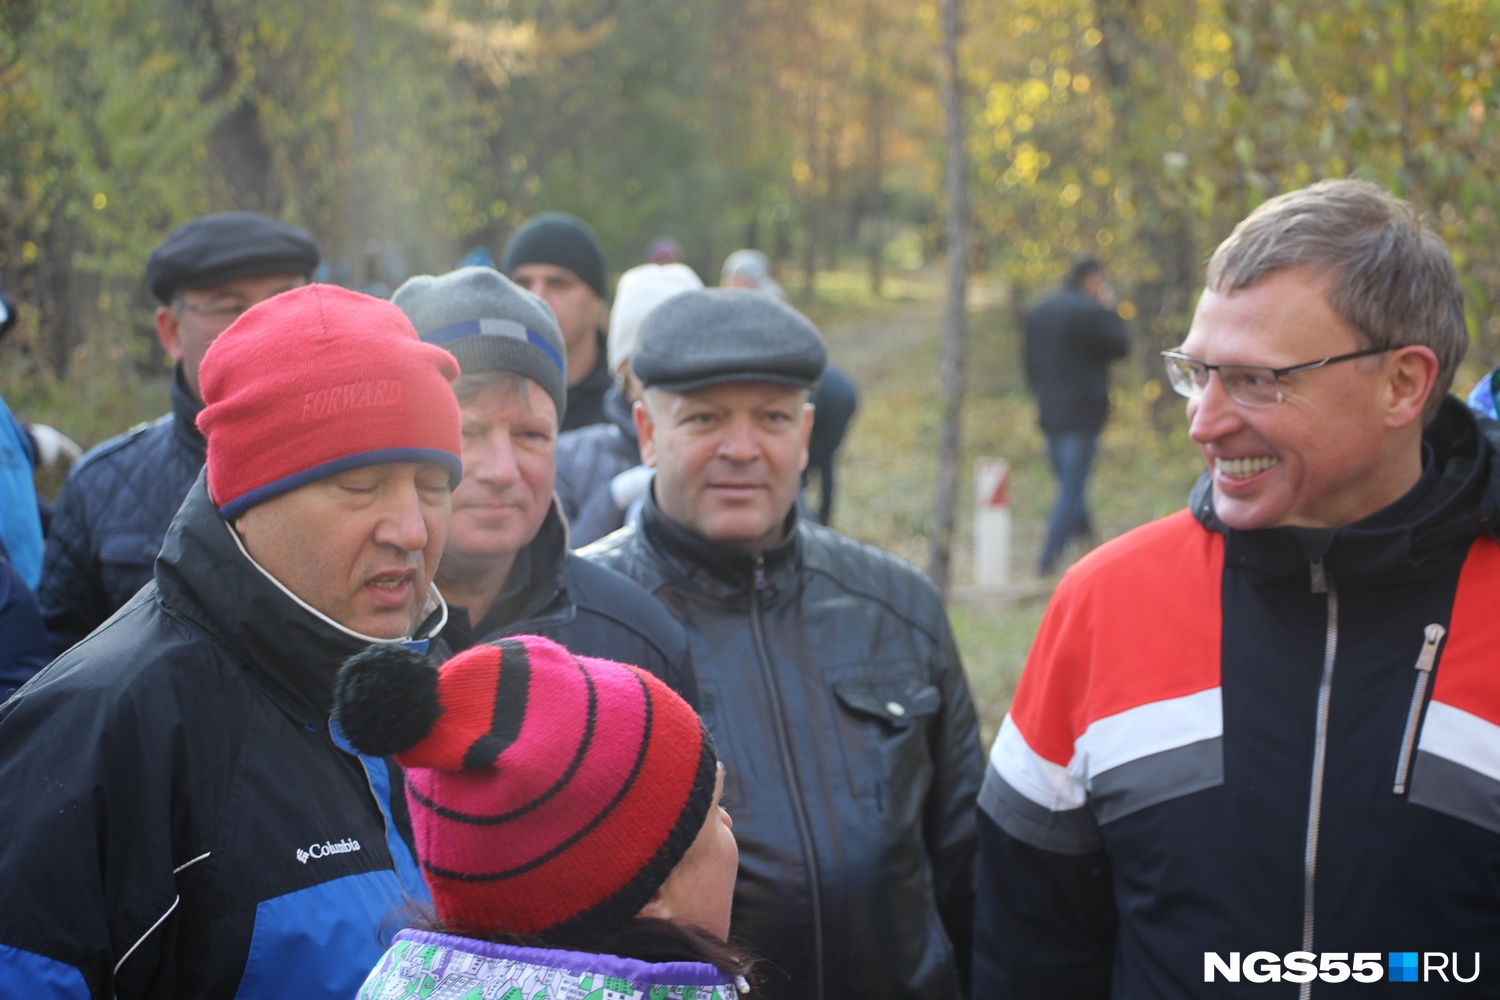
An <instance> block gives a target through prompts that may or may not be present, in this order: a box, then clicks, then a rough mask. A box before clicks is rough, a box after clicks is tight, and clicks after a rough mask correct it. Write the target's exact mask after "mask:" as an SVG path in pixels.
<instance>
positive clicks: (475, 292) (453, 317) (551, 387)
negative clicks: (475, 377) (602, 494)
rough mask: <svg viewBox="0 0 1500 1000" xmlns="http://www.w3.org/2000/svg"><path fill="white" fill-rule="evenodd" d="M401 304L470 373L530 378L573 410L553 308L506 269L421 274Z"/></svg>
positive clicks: (401, 295)
mask: <svg viewBox="0 0 1500 1000" xmlns="http://www.w3.org/2000/svg"><path fill="white" fill-rule="evenodd" d="M391 301H392V302H394V303H395V304H396V305H398V306H400V307H401V309H402V311H403V312H405V313H406V315H407V317H408V318H409V319H410V320H411V323H412V326H414V327H416V328H417V333H419V334H420V335H421V337H422V339H423V340H425V341H426V342H427V343H429V344H437V345H438V346H439V347H442V348H444V349H445V350H447V351H448V353H449V354H452V355H453V356H454V357H455V358H457V359H458V363H459V366H460V367H462V368H463V371H464V374H465V375H471V374H473V373H475V372H484V371H507V372H515V373H516V374H517V375H524V376H525V377H527V378H529V379H531V380H532V381H533V382H535V383H536V384H537V385H539V386H541V387H542V388H543V389H544V390H546V392H547V395H549V396H551V397H552V402H553V403H555V404H557V419H558V422H559V423H561V421H562V418H563V413H564V411H565V410H566V408H567V402H568V386H567V362H566V360H565V359H566V358H567V348H566V347H564V346H563V338H562V331H561V330H560V329H559V328H558V326H557V318H556V317H555V316H553V315H552V307H551V306H549V305H547V303H546V302H544V301H543V300H542V299H541V298H539V297H538V296H536V295H533V294H531V293H530V292H528V291H527V290H526V289H524V288H522V287H521V286H520V285H518V284H516V283H515V282H514V281H511V280H510V279H509V278H507V277H506V276H505V275H503V274H501V273H500V272H499V271H496V270H494V269H493V268H488V267H461V268H459V269H458V270H457V271H450V272H449V273H447V274H444V275H439V276H437V277H433V276H432V275H429V274H421V275H418V276H417V277H415V278H411V279H408V280H407V282H406V283H405V284H403V285H402V286H401V287H400V288H398V289H396V294H395V295H392V296H391Z"/></svg>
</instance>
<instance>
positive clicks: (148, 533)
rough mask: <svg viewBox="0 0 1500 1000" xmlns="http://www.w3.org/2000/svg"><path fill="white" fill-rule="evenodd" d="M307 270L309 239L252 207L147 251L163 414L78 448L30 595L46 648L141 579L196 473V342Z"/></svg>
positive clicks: (70, 640) (65, 639)
mask: <svg viewBox="0 0 1500 1000" xmlns="http://www.w3.org/2000/svg"><path fill="white" fill-rule="evenodd" d="M317 266H318V245H317V243H316V242H314V240H313V238H312V236H310V235H309V234H308V233H306V232H304V231H303V230H301V229H299V228H297V227H295V226H290V225H287V224H286V223H284V222H278V221H277V220H275V219H270V218H267V217H266V216H263V215H258V214H256V213H254V212H221V213H218V214H215V215H205V216H202V217H201V218H197V219H194V220H192V221H191V222H188V223H186V224H184V225H182V226H180V227H178V228H177V229H176V230H175V231H173V233H172V234H171V235H170V236H168V237H167V239H166V240H165V241H164V242H163V243H162V244H161V246H159V247H157V248H156V250H155V251H153V252H152V254H151V258H150V260H149V261H148V262H147V264H146V284H147V285H148V286H149V287H150V289H151V292H152V294H153V295H155V296H156V298H157V300H158V301H159V302H160V303H161V305H160V306H158V307H157V310H156V334H157V337H158V339H159V340H160V341H161V346H162V350H164V351H165V352H166V353H167V355H168V357H170V358H172V359H173V360H174V362H175V365H174V368H173V371H172V412H171V413H168V414H167V415H166V416H163V417H161V418H160V419H158V420H154V421H152V422H151V423H149V424H143V425H141V426H139V427H136V428H133V429H131V430H130V431H128V432H127V433H125V434H123V435H121V436H120V437H117V438H112V439H111V440H109V441H106V442H104V443H103V444H101V445H99V446H98V447H96V448H94V449H93V450H92V451H90V452H89V453H88V454H86V455H84V456H83V458H82V459H80V460H79V461H78V463H77V464H76V465H75V466H74V467H73V470H72V472H71V473H70V475H69V476H68V481H67V483H66V484H65V485H64V486H63V490H62V493H61V494H60V495H59V496H58V499H57V507H56V509H55V511H54V512H53V515H52V526H51V533H50V535H49V537H48V539H47V547H46V552H45V554H44V556H43V562H42V582H41V586H40V588H39V589H38V592H37V596H38V598H39V599H40V601H41V605H42V614H43V616H44V617H45V618H46V621H47V631H48V632H49V633H50V634H51V636H52V642H53V645H54V646H55V647H56V649H57V652H59V653H61V652H62V651H63V650H65V649H67V648H68V647H70V646H72V645H73V644H74V643H75V642H77V641H78V640H79V639H82V638H83V637H84V636H85V635H87V634H88V633H90V632H92V631H93V630H94V629H95V628H97V627H98V626H99V625H101V624H102V623H103V622H104V620H105V619H107V618H108V617H109V616H110V615H112V614H114V613H115V611H116V610H118V609H119V608H120V607H121V606H122V605H123V604H124V603H125V602H126V601H128V600H129V599H130V598H131V596H132V595H134V594H135V592H136V591H137V590H140V589H141V587H142V586H144V585H145V584H146V583H148V582H149V581H150V580H151V570H152V565H153V564H154V563H155V561H156V555H157V552H159V551H160V550H161V543H162V538H163V537H164V536H165V535H166V532H167V526H168V525H169V524H171V523H172V518H173V516H174V515H175V514H176V513H177V508H178V507H180V506H182V500H183V498H184V497H186V496H187V493H188V490H189V489H190V488H191V487H192V485H193V481H194V480H195V479H197V478H198V472H199V471H200V470H201V469H202V468H203V461H204V442H203V435H202V434H200V433H199V432H198V426H197V424H196V423H195V421H196V419H197V416H198V412H199V411H200V410H201V409H203V400H202V398H201V397H200V395H199V391H198V366H199V365H200V364H201V363H202V361H203V354H204V352H205V351H207V350H208V345H209V344H211V343H213V341H214V339H215V338H216V337H218V335H219V334H221V333H223V332H224V331H225V330H227V329H228V328H229V325H230V324H231V323H233V322H234V321H235V320H236V319H238V318H239V315H240V314H241V313H243V312H244V311H245V310H246V309H249V308H250V307H251V306H253V305H255V304H256V303H257V302H261V301H263V300H265V299H268V298H270V297H271V296H273V295H276V294H278V293H280V292H284V291H287V290H288V289H291V288H295V287H297V286H298V285H302V284H305V283H306V281H307V278H308V276H309V275H310V274H312V272H313V269H314V268H316V267H317Z"/></svg>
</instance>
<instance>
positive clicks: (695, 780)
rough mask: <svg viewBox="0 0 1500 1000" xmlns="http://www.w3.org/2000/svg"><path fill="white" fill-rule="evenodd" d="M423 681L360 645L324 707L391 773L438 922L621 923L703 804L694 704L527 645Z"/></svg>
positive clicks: (684, 838)
mask: <svg viewBox="0 0 1500 1000" xmlns="http://www.w3.org/2000/svg"><path fill="white" fill-rule="evenodd" d="M432 678H433V671H432V670H431V668H430V667H428V666H427V665H426V664H425V663H424V662H423V661H421V660H420V658H417V657H415V654H412V653H410V652H409V651H406V650H402V649H400V648H399V647H391V646H377V647H373V648H372V649H371V650H369V651H366V652H365V653H361V654H360V655H359V656H357V657H354V658H352V659H351V660H350V661H349V662H348V663H347V664H346V665H345V666H344V669H343V670H342V671H341V672H340V676H339V682H338V687H337V691H336V696H335V700H336V704H337V708H336V710H335V711H336V716H337V718H338V722H339V725H340V727H341V728H342V730H343V732H344V734H345V736H346V737H347V738H348V739H349V741H350V742H351V743H352V744H353V745H354V746H356V747H358V748H360V749H361V750H363V751H365V752H368V753H390V752H393V751H394V752H395V755H396V759H397V761H398V762H400V763H401V765H402V766H403V767H404V768H406V782H407V801H408V803H409V806H410V811H411V818H412V828H413V831H414V834H415V836H416V841H417V854H418V856H419V858H420V860H421V863H422V868H423V871H424V873H425V876H426V879H427V883H428V886H429V887H430V888H431V890H432V896H433V901H434V904H435V905H436V908H437V912H438V916H439V918H440V919H442V920H443V921H444V922H445V923H448V924H450V925H454V926H458V927H464V928H471V929H475V930H480V931H486V932H498V933H513V934H542V933H545V934H546V936H547V938H548V939H549V940H550V941H552V942H554V943H558V944H569V943H578V944H583V943H587V942H588V941H589V940H591V939H593V938H596V937H597V936H599V935H602V934H606V933H608V932H609V931H611V930H614V929H615V928H617V927H619V926H621V925H623V924H624V923H626V922H627V921H628V920H630V919H631V918H632V917H633V916H635V914H636V913H638V912H639V911H640V909H641V907H643V906H645V904H646V903H647V902H648V901H649V900H650V899H651V896H652V894H653V893H655V891H656V889H657V888H658V887H659V886H660V885H661V883H662V882H663V881H665V880H666V878H667V876H668V875H669V874H670V873H671V871H672V869H673V868H675V867H676V865H677V863H678V862H679V861H680V860H681V859H682V856H683V855H684V854H685V853H686V852H687V849H688V848H689V847H690V846H691V845H692V843H693V841H694V839H695V838H696V837H697V835H698V831H699V830H700V829H701V827H702V826H703V822H704V820H705V818H706V817H707V815H708V810H709V807H710V805H711V804H712V798H713V788H714V782H715V776H716V771H717V755H716V753H715V750H714V746H713V741H712V739H711V738H710V737H709V735H708V733H707V731H706V730H705V729H704V728H703V725H702V723H701V722H700V721H699V720H698V717H697V715H696V714H694V712H693V710H692V709H691V708H690V707H688V705H687V703H686V702H684V701H683V700H682V699H681V698H680V697H678V696H677V695H676V694H675V693H674V692H673V691H672V690H671V689H670V688H668V687H667V686H666V685H665V684H663V683H662V682H661V681H659V680H658V679H657V678H655V677H654V676H652V675H651V674H649V673H647V672H645V671H643V670H640V669H638V668H636V667H632V666H628V665H624V664H618V663H611V662H609V661H606V660H597V659H593V658H591V657H574V656H573V655H572V654H571V653H569V652H568V651H567V650H566V649H564V648H563V647H561V646H559V645H558V644H556V643H554V642H552V641H551V640H548V639H544V638H541V637H538V636H520V637H517V638H514V639H506V640H502V641H501V642H499V643H498V644H497V645H494V646H476V647H474V648H472V649H470V650H467V651H466V652H464V653H461V654H460V655H458V656H456V657H454V658H453V659H451V660H449V661H448V662H447V663H445V664H443V666H442V667H440V668H439V669H438V670H437V672H436V682H435V683H434V682H433V680H432ZM403 744H404V745H403Z"/></svg>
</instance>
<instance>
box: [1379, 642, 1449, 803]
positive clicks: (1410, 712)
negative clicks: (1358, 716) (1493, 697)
mask: <svg viewBox="0 0 1500 1000" xmlns="http://www.w3.org/2000/svg"><path fill="white" fill-rule="evenodd" d="M1447 634H1448V630H1447V629H1445V628H1443V626H1441V625H1439V624H1437V623H1436V622H1433V623H1432V624H1431V625H1429V626H1427V628H1426V629H1424V630H1423V632H1422V651H1421V652H1420V653H1418V654H1417V662H1416V664H1415V667H1416V670H1417V683H1416V686H1415V687H1414V688H1413V689H1412V692H1411V707H1410V708H1408V709H1407V710H1406V730H1405V732H1403V733H1402V734H1401V757H1400V759H1399V760H1398V761H1397V762H1396V784H1395V786H1394V787H1393V788H1392V789H1391V791H1392V792H1393V793H1395V794H1396V795H1405V794H1406V782H1407V779H1408V778H1409V777H1410V776H1411V763H1412V756H1413V755H1414V754H1415V753H1416V749H1417V720H1418V718H1420V716H1421V715H1422V702H1423V700H1424V699H1425V698H1426V697H1427V682H1428V680H1429V679H1430V678H1431V677H1432V668H1433V666H1434V665H1435V664H1436V663H1437V651H1438V644H1439V643H1441V642H1442V641H1443V636H1445V635H1447Z"/></svg>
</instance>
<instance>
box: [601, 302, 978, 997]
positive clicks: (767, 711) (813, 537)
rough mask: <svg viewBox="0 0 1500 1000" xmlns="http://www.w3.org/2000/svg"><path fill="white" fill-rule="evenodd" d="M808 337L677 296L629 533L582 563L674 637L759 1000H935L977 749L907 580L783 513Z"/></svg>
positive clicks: (958, 911) (774, 306)
mask: <svg viewBox="0 0 1500 1000" xmlns="http://www.w3.org/2000/svg"><path fill="white" fill-rule="evenodd" d="M826 363H827V353H826V351H825V349H824V346H823V338H822V337H821V336H819V334H818V331H817V330H816V329H815V328H814V327H813V325H812V324H811V323H810V322H808V320H807V319H806V318H805V317H804V316H802V314H800V313H798V312H797V311H796V310H795V309H792V308H791V307H790V306H788V305H786V304H784V303H782V302H779V301H777V300H775V299H773V298H771V297H770V296H767V295H763V294H760V293H757V292H748V291H736V290H727V289H708V290H702V291H690V292H683V293H682V294H680V295H676V296H674V297H672V298H670V299H667V300H666V301H665V302H663V303H662V304H661V305H659V306H657V307H656V308H655V309H653V310H652V311H651V312H650V313H649V314H647V316H646V318H645V319H644V320H643V321H642V322H641V330H640V341H639V343H638V345H637V347H636V350H635V354H634V355H633V356H632V358H631V366H632V367H633V369H634V371H635V374H636V376H637V377H638V378H639V379H640V380H641V383H642V384H643V385H644V386H645V399H644V401H643V402H641V403H637V404H636V406H635V419H636V428H637V430H638V432H639V434H640V443H641V458H642V460H643V461H644V462H645V463H646V464H647V465H650V466H652V467H654V468H655V469H656V475H655V477H654V479H653V484H652V487H651V490H650V492H649V493H648V494H647V496H646V499H645V502H644V504H643V506H642V510H641V513H640V516H639V518H636V519H634V520H632V522H631V523H630V524H628V525H626V526H625V527H624V528H622V529H621V530H619V531H616V532H615V533H614V534H612V535H609V536H608V537H606V538H604V539H601V540H600V541H598V542H596V543H594V545H592V546H590V547H588V548H586V549H584V550H582V554H583V555H584V556H585V557H587V558H589V559H591V560H595V561H597V562H598V563H599V564H600V565H603V566H608V567H610V568H611V569H617V570H619V571H620V572H622V573H624V574H626V575H627V576H630V577H631V578H632V579H634V580H636V581H637V582H638V583H640V584H641V585H642V586H644V587H646V588H647V589H648V590H650V591H651V592H652V593H653V594H655V595H656V597H657V598H658V599H659V600H660V601H661V602H662V603H663V604H664V605H665V606H666V608H667V609H668V610H669V611H671V612H672V614H673V616H674V617H676V618H677V619H678V620H679V621H681V622H682V623H683V625H684V627H685V628H686V629H687V632H688V641H689V643H690V644H691V645H692V649H693V659H694V661H695V662H696V663H697V664H698V669H699V678H698V679H699V684H700V685H701V687H702V692H703V709H702V714H703V718H704V721H705V722H706V723H707V724H708V727H709V729H710V730H711V731H712V732H713V735H714V742H715V743H716V744H717V745H718V748H719V753H720V757H721V759H722V760H723V761H724V762H725V764H726V765H727V768H728V772H727V773H728V777H727V779H726V780H725V785H724V803H725V808H727V809H729V810H730V811H731V812H732V813H733V814H734V817H735V835H736V837H737V838H738V840H739V844H740V874H739V882H738V883H737V885H736V887H735V900H734V928H733V933H734V935H735V936H736V937H737V938H739V939H740V940H742V941H744V942H745V944H746V945H747V946H748V947H749V948H750V949H751V950H753V951H754V952H755V953H756V954H757V955H759V956H760V957H761V958H763V959H765V960H766V964H765V967H766V970H767V971H766V973H765V977H764V982H763V983H762V984H761V985H760V986H759V987H758V988H757V993H758V994H763V995H764V996H765V997H767V998H768V1000H793V998H805V997H821V998H823V1000H855V998H858V1000H895V998H898V997H900V998H903V1000H927V998H930V1000H939V998H942V1000H949V998H952V997H956V996H961V995H962V992H963V984H964V980H965V979H966V976H967V970H968V964H969V963H968V954H969V940H970V937H971V926H972V919H973V905H974V852H975V832H974V830H975V828H974V797H975V794H976V792H977V791H978V789H979V782H980V778H981V774H982V770H983V759H982V758H981V756H980V750H979V728H978V725H977V723H976V721H975V716H974V706H973V703H972V701H971V700H970V697H969V688H968V683H967V682H966V681H965V679H964V673H963V666H962V664H961V663H960V662H959V657H958V651H957V649H956V648H955V646H954V642H953V634H952V632H951V631H950V630H949V628H948V620H947V616H946V615H945V614H944V611H943V602H942V599H941V598H940V597H939V596H938V593H937V590H936V589H935V588H934V587H933V586H932V584H931V583H930V582H929V581H928V580H927V578H926V577H925V576H923V575H922V574H921V573H919V572H918V571H917V570H916V569H914V568H912V567H911V566H909V565H907V564H906V563H904V562H902V561H901V560H900V559H897V558H896V557H895V556H892V555H890V554H888V553H885V552H881V551H880V550H879V549H875V548H872V547H871V546H868V545H864V544H861V543H859V542H856V541H854V540H853V539H850V538H845V537H844V536H842V535H839V534H837V533H836V532H833V531H830V530H829V529H827V528H824V527H822V526H820V525H817V524H812V523H809V520H807V519H803V518H801V517H799V515H798V512H797V488H798V485H799V483H800V480H801V475H802V470H803V468H805V467H806V465H807V460H808V438H809V434H810V432H811V429H812V422H813V420H812V418H813V412H812V407H811V405H810V404H809V403H808V395H809V392H810V390H811V389H812V388H813V386H814V385H816V384H817V381H818V378H819V377H820V376H821V375H822V374H823V370H824V367H825V365H826Z"/></svg>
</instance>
